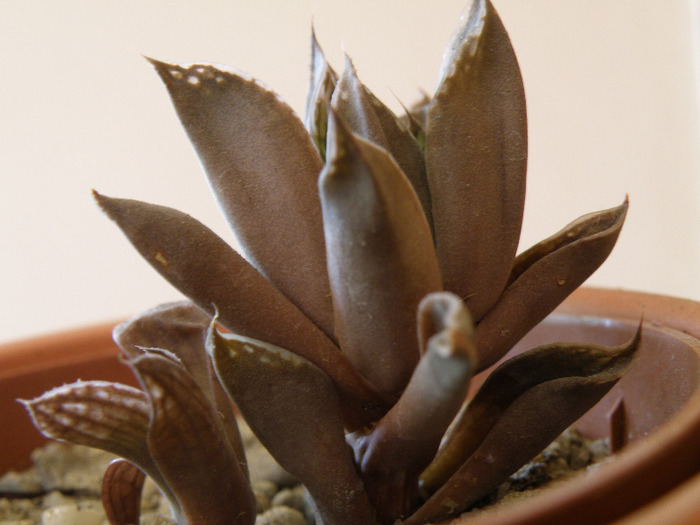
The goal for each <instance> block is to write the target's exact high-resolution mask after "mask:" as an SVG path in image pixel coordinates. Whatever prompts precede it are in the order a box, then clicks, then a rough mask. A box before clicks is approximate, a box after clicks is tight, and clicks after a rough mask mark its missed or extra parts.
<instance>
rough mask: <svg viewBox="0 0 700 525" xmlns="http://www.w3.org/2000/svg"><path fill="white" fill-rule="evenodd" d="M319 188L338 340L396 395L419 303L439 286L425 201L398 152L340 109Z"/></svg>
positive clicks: (409, 364)
mask: <svg viewBox="0 0 700 525" xmlns="http://www.w3.org/2000/svg"><path fill="white" fill-rule="evenodd" d="M319 189H320V193H321V203H322V208H323V221H324V228H325V235H326V248H327V250H328V257H327V258H328V274H329V277H330V281H331V289H332V292H333V304H334V310H335V316H336V320H335V326H336V335H337V336H338V341H339V343H340V346H341V348H342V349H343V352H344V353H345V355H347V357H348V359H349V360H350V361H351V362H352V363H353V365H354V367H355V368H356V369H357V370H358V371H359V372H360V373H361V374H362V375H363V376H364V377H366V378H367V379H368V380H369V381H370V383H372V384H373V385H374V386H375V387H376V388H378V389H379V390H380V391H382V392H385V393H388V394H398V393H400V392H401V391H402V390H403V388H404V387H405V386H406V384H407V383H408V380H409V378H410V375H411V373H412V371H413V369H414V368H415V365H416V363H417V362H418V356H419V352H418V344H417V337H416V331H415V330H416V328H415V312H416V310H417V308H418V304H419V303H420V301H421V299H422V298H423V297H424V296H425V295H426V294H428V293H430V292H435V291H439V290H440V289H441V283H440V272H439V269H438V264H437V259H436V257H435V250H434V248H433V243H432V238H431V235H430V228H429V226H428V223H427V221H426V219H425V216H424V215H423V213H422V210H421V206H420V202H418V198H417V197H416V194H415V192H414V191H413V189H412V188H411V185H410V183H409V182H408V180H407V179H406V177H405V176H404V174H403V173H402V172H401V169H400V168H399V167H398V165H397V164H396V162H394V160H393V159H392V157H391V156H390V155H389V154H388V153H387V152H386V151H385V150H383V149H381V148H379V147H377V146H375V145H373V144H372V143H370V142H367V141H365V140H363V139H361V138H359V137H356V136H353V134H352V133H351V132H350V131H349V129H348V128H347V127H346V126H345V124H344V123H343V122H342V121H341V120H340V119H339V118H338V117H337V116H335V114H333V116H332V117H331V121H330V125H329V149H328V162H327V163H326V166H325V167H324V169H323V171H322V173H321V177H320V179H319Z"/></svg>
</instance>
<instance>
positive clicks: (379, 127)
mask: <svg viewBox="0 0 700 525" xmlns="http://www.w3.org/2000/svg"><path fill="white" fill-rule="evenodd" d="M333 109H335V111H336V112H337V113H338V115H339V116H340V117H341V119H342V120H343V121H344V122H345V123H346V124H347V125H348V128H349V129H350V130H351V131H352V132H353V133H354V134H355V135H357V136H359V137H361V138H363V139H365V140H367V141H369V142H372V143H374V144H376V145H377V146H380V147H381V148H384V149H385V150H386V151H388V152H389V153H390V154H391V156H392V157H393V158H394V160H395V161H396V163H397V164H398V165H399V167H400V168H401V171H403V173H404V175H405V176H406V177H407V178H408V180H409V181H410V183H411V186H412V187H413V189H414V191H415V192H416V195H417V196H418V200H419V201H420V203H421V206H422V208H423V211H424V213H425V216H426V219H427V220H428V223H429V224H431V213H430V191H429V190H428V180H427V176H426V172H425V159H424V158H423V151H422V150H421V147H420V145H419V144H418V142H417V141H416V139H415V138H414V137H413V135H412V134H411V132H410V131H409V130H408V129H406V128H405V127H404V126H403V125H402V124H401V123H400V122H399V120H398V118H397V117H396V115H394V113H393V112H392V111H391V110H390V109H389V108H388V107H387V106H385V105H384V103H382V101H381V100H379V99H378V98H377V97H376V96H375V95H374V94H373V93H372V92H371V91H370V90H369V89H368V88H367V86H365V85H364V84H362V82H360V79H359V78H358V77H357V71H355V67H354V66H353V64H352V62H351V61H350V58H349V57H347V56H346V58H345V69H344V70H343V75H342V76H341V78H340V81H339V82H338V87H337V88H336V90H335V93H334V94H333Z"/></svg>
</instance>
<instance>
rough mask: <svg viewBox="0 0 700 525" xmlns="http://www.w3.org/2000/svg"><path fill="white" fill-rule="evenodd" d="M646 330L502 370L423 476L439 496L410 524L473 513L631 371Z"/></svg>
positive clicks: (553, 351) (537, 355) (542, 350)
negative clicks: (610, 343) (482, 500)
mask: <svg viewBox="0 0 700 525" xmlns="http://www.w3.org/2000/svg"><path fill="white" fill-rule="evenodd" d="M641 333H642V325H641V323H640V325H639V328H638V330H637V332H636V333H635V335H634V336H633V337H632V339H630V341H628V342H627V343H625V344H623V345H621V346H618V347H613V348H608V347H603V346H598V345H585V344H579V343H558V344H553V345H545V346H541V347H538V348H535V349H533V350H530V351H528V352H525V353H523V354H521V355H519V356H516V357H514V358H512V359H510V360H508V361H507V362H505V363H504V364H502V365H501V366H500V367H498V368H497V369H496V370H495V371H494V372H493V373H491V375H490V376H489V377H488V379H487V380H486V382H485V383H484V384H483V385H482V387H481V389H480V390H479V392H477V394H476V395H475V396H474V398H473V399H472V400H471V401H470V402H469V403H468V404H466V405H465V408H464V409H463V410H462V412H461V413H460V415H459V416H458V418H457V419H456V421H455V423H454V424H453V426H452V429H451V432H450V433H449V435H448V436H447V439H446V442H445V444H444V446H443V447H442V448H441V449H440V451H439V452H438V455H437V456H436V458H435V460H434V461H433V462H432V463H431V465H430V466H429V467H428V468H427V469H426V470H425V471H424V472H423V474H422V475H421V479H420V481H421V488H422V490H423V491H424V492H425V493H427V494H432V493H433V492H434V494H432V496H431V497H430V498H429V499H428V501H427V502H426V503H425V504H424V505H423V506H422V507H421V508H420V509H419V510H418V511H417V512H416V514H415V515H414V516H412V517H411V520H410V521H407V523H412V524H413V523H416V524H417V523H424V522H426V521H430V520H438V519H442V518H444V517H446V516H448V515H451V514H453V513H454V512H457V511H460V510H463V509H465V508H466V507H467V506H469V505H471V504H472V503H474V502H476V501H477V500H478V499H480V498H481V497H483V496H485V495H486V494H488V493H489V492H490V491H491V490H493V489H495V488H496V487H497V486H498V484H500V483H501V482H503V481H504V480H505V479H506V478H507V477H508V476H510V475H511V474H512V473H513V472H515V471H516V470H517V469H518V468H519V467H520V466H522V465H523V464H524V463H526V462H527V461H529V460H530V459H532V457H534V456H535V455H537V454H538V453H539V452H541V451H542V449H544V448H545V447H546V446H547V445H548V444H549V443H550V442H551V441H552V440H553V439H554V438H556V436H558V435H559V434H560V433H561V432H563V431H564V430H565V429H566V428H567V427H569V426H570V425H571V424H572V423H573V422H575V421H576V420H577V419H578V418H579V417H581V416H582V415H583V414H584V413H585V412H586V411H587V410H589V409H590V408H591V407H592V406H593V405H594V404H595V403H597V402H598V401H599V400H600V399H601V398H602V397H603V396H604V395H605V394H606V393H607V392H608V391H609V390H610V389H611V388H612V387H613V386H614V385H615V383H616V382H617V381H618V380H619V379H620V378H621V377H622V376H623V375H624V374H625V373H626V372H627V370H628V369H629V368H630V366H631V365H632V362H633V360H634V357H635V356H636V354H637V350H638V349H639V346H640V341H641Z"/></svg>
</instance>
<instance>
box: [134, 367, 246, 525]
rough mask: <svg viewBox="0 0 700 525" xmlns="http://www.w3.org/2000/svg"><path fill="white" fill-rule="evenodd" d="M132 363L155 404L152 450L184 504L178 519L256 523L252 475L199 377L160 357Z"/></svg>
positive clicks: (150, 439)
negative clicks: (224, 428)
mask: <svg viewBox="0 0 700 525" xmlns="http://www.w3.org/2000/svg"><path fill="white" fill-rule="evenodd" d="M131 366H132V367H133V368H134V370H135V372H136V373H137V375H138V377H139V380H140V381H141V383H142V385H143V387H144V390H145V392H146V394H147V396H148V399H149V402H150V423H149V427H148V436H147V442H148V449H149V452H150V455H151V457H152V458H153V461H154V462H155V463H156V464H157V465H158V469H159V471H160V472H161V474H162V477H163V479H164V480H165V482H166V483H167V486H168V487H169V488H170V490H171V491H172V493H173V494H174V496H175V498H176V500H177V503H178V504H179V508H174V509H173V512H174V514H175V516H176V518H177V520H178V523H180V522H182V523H205V522H207V523H231V524H235V525H251V524H252V523H254V522H255V497H254V495H253V492H252V489H251V488H250V485H249V484H248V479H247V476H246V474H245V473H244V472H243V470H242V469H241V468H240V465H239V458H237V457H236V453H235V451H234V450H233V447H232V446H231V444H230V442H229V441H228V438H227V436H226V434H225V432H224V430H223V428H222V426H221V424H220V422H219V421H218V418H217V415H216V411H215V409H214V407H213V406H212V405H211V403H210V402H209V400H208V399H207V397H206V396H205V395H204V394H203V392H202V391H201V390H200V389H199V387H198V386H197V384H196V383H195V382H194V380H193V379H192V378H191V377H190V376H189V375H188V374H187V372H186V371H185V370H184V369H183V368H182V367H180V366H178V365H176V364H175V363H173V362H172V361H170V360H168V359H166V358H164V357H161V356H157V355H148V354H147V355H144V356H142V357H139V358H137V359H135V360H133V361H132V362H131ZM171 506H172V505H171ZM178 513H179V515H178ZM182 520H185V521H182Z"/></svg>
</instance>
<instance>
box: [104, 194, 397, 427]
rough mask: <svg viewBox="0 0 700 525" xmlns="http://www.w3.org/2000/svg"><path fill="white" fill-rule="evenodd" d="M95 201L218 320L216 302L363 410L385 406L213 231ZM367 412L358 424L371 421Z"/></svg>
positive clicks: (121, 202) (158, 211)
mask: <svg viewBox="0 0 700 525" xmlns="http://www.w3.org/2000/svg"><path fill="white" fill-rule="evenodd" d="M95 198H96V199H97V202H98V203H99V205H100V206H101V207H102V209H103V210H104V211H105V212H106V213H107V214H108V215H109V217H110V218H111V219H112V220H114V221H115V222H116V223H117V224H118V225H119V227H120V228H121V229H122V231H123V232H124V233H125V234H126V236H127V237H128V238H129V240H130V241H131V243H132V244H133V245H134V246H135V247H136V249H137V250H138V251H139V252H140V253H141V255H142V256H143V257H144V258H145V259H146V260H147V261H148V262H149V263H150V264H151V266H153V267H154V268H155V269H156V270H157V271H158V272H159V273H160V274H161V275H162V276H163V277H165V278H166V279H167V280H168V281H170V283H171V284H172V285H173V286H175V287H176V288H177V289H178V290H180V291H181V292H182V293H183V294H185V295H186V296H188V297H189V298H190V299H192V301H194V303H195V304H197V306H199V307H200V308H202V309H203V310H205V311H207V312H208V313H209V314H210V315H212V314H213V313H214V306H213V305H216V307H217V308H218V311H219V315H220V319H221V323H222V324H223V325H224V326H225V327H226V328H228V329H229V330H231V331H232V332H235V333H240V334H242V335H246V336H249V337H253V338H256V339H264V340H266V341H269V342H271V343H272V344H276V345H284V346H285V347H286V348H289V349H290V350H291V351H293V352H296V353H298V354H299V355H301V356H302V357H305V358H306V359H308V360H309V361H311V362H312V363H314V364H315V365H316V366H318V367H319V368H321V369H322V370H323V371H325V372H326V373H327V374H328V375H329V376H330V377H331V378H332V379H333V382H334V383H335V384H336V385H337V386H338V389H339V390H341V391H342V392H344V394H346V397H347V398H348V399H355V400H356V401H357V405H358V406H361V405H362V404H365V403H366V404H372V405H377V406H381V405H384V404H385V403H384V402H383V401H382V400H381V399H380V398H379V397H378V396H377V394H375V393H374V391H373V390H372V389H371V388H370V387H369V385H368V384H367V383H366V381H364V380H363V379H362V378H361V377H360V376H359V374H358V373H357V372H356V371H355V370H354V369H353V368H352V366H351V365H350V363H349V362H348V360H347V359H346V358H345V356H344V355H343V354H342V353H340V352H339V351H338V348H337V347H336V346H335V345H334V344H333V343H332V342H331V340H330V339H328V338H327V337H326V336H325V335H324V334H323V332H322V331H321V330H319V329H318V328H317V327H316V326H315V325H314V324H313V323H312V322H311V321H309V319H308V318H307V317H306V316H305V315H304V314H303V313H302V312H301V311H299V310H298V309H297V308H296V307H295V306H294V305H293V304H292V303H291V302H289V301H288V300H287V299H286V298H285V297H284V296H283V295H282V294H281V293H280V292H279V291H278V290H277V289H276V288H275V287H274V286H273V285H272V284H271V283H270V282H269V281H267V280H266V279H265V278H263V277H262V276H261V275H260V274H259V273H258V272H257V271H256V270H255V269H254V268H253V267H252V266H250V265H249V264H248V263H247V262H246V261H245V260H244V259H243V258H242V257H241V256H240V255H239V254H238V253H236V252H235V251H234V250H232V249H231V248H230V247H229V246H228V245H227V244H226V243H225V242H224V241H223V240H222V239H221V238H219V237H218V236H217V235H216V234H215V233H214V232H212V231H211V230H210V229H208V228H207V227H206V226H204V225H203V224H201V223H200V222H198V221H196V220H195V219H193V218H192V217H190V216H189V215H186V214H184V213H182V212H179V211H177V210H174V209H172V208H166V207H164V206H156V205H154V204H148V203H145V202H139V201H133V200H127V199H113V198H109V197H105V196H104V195H99V194H97V193H96V194H95ZM202 254H206V255H207V256H206V257H203V256H202ZM361 412H362V411H359V412H358V414H357V419H358V420H360V421H363V422H364V423H366V421H365V420H364V419H363V417H362V415H361ZM354 424H358V421H355V422H354Z"/></svg>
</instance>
